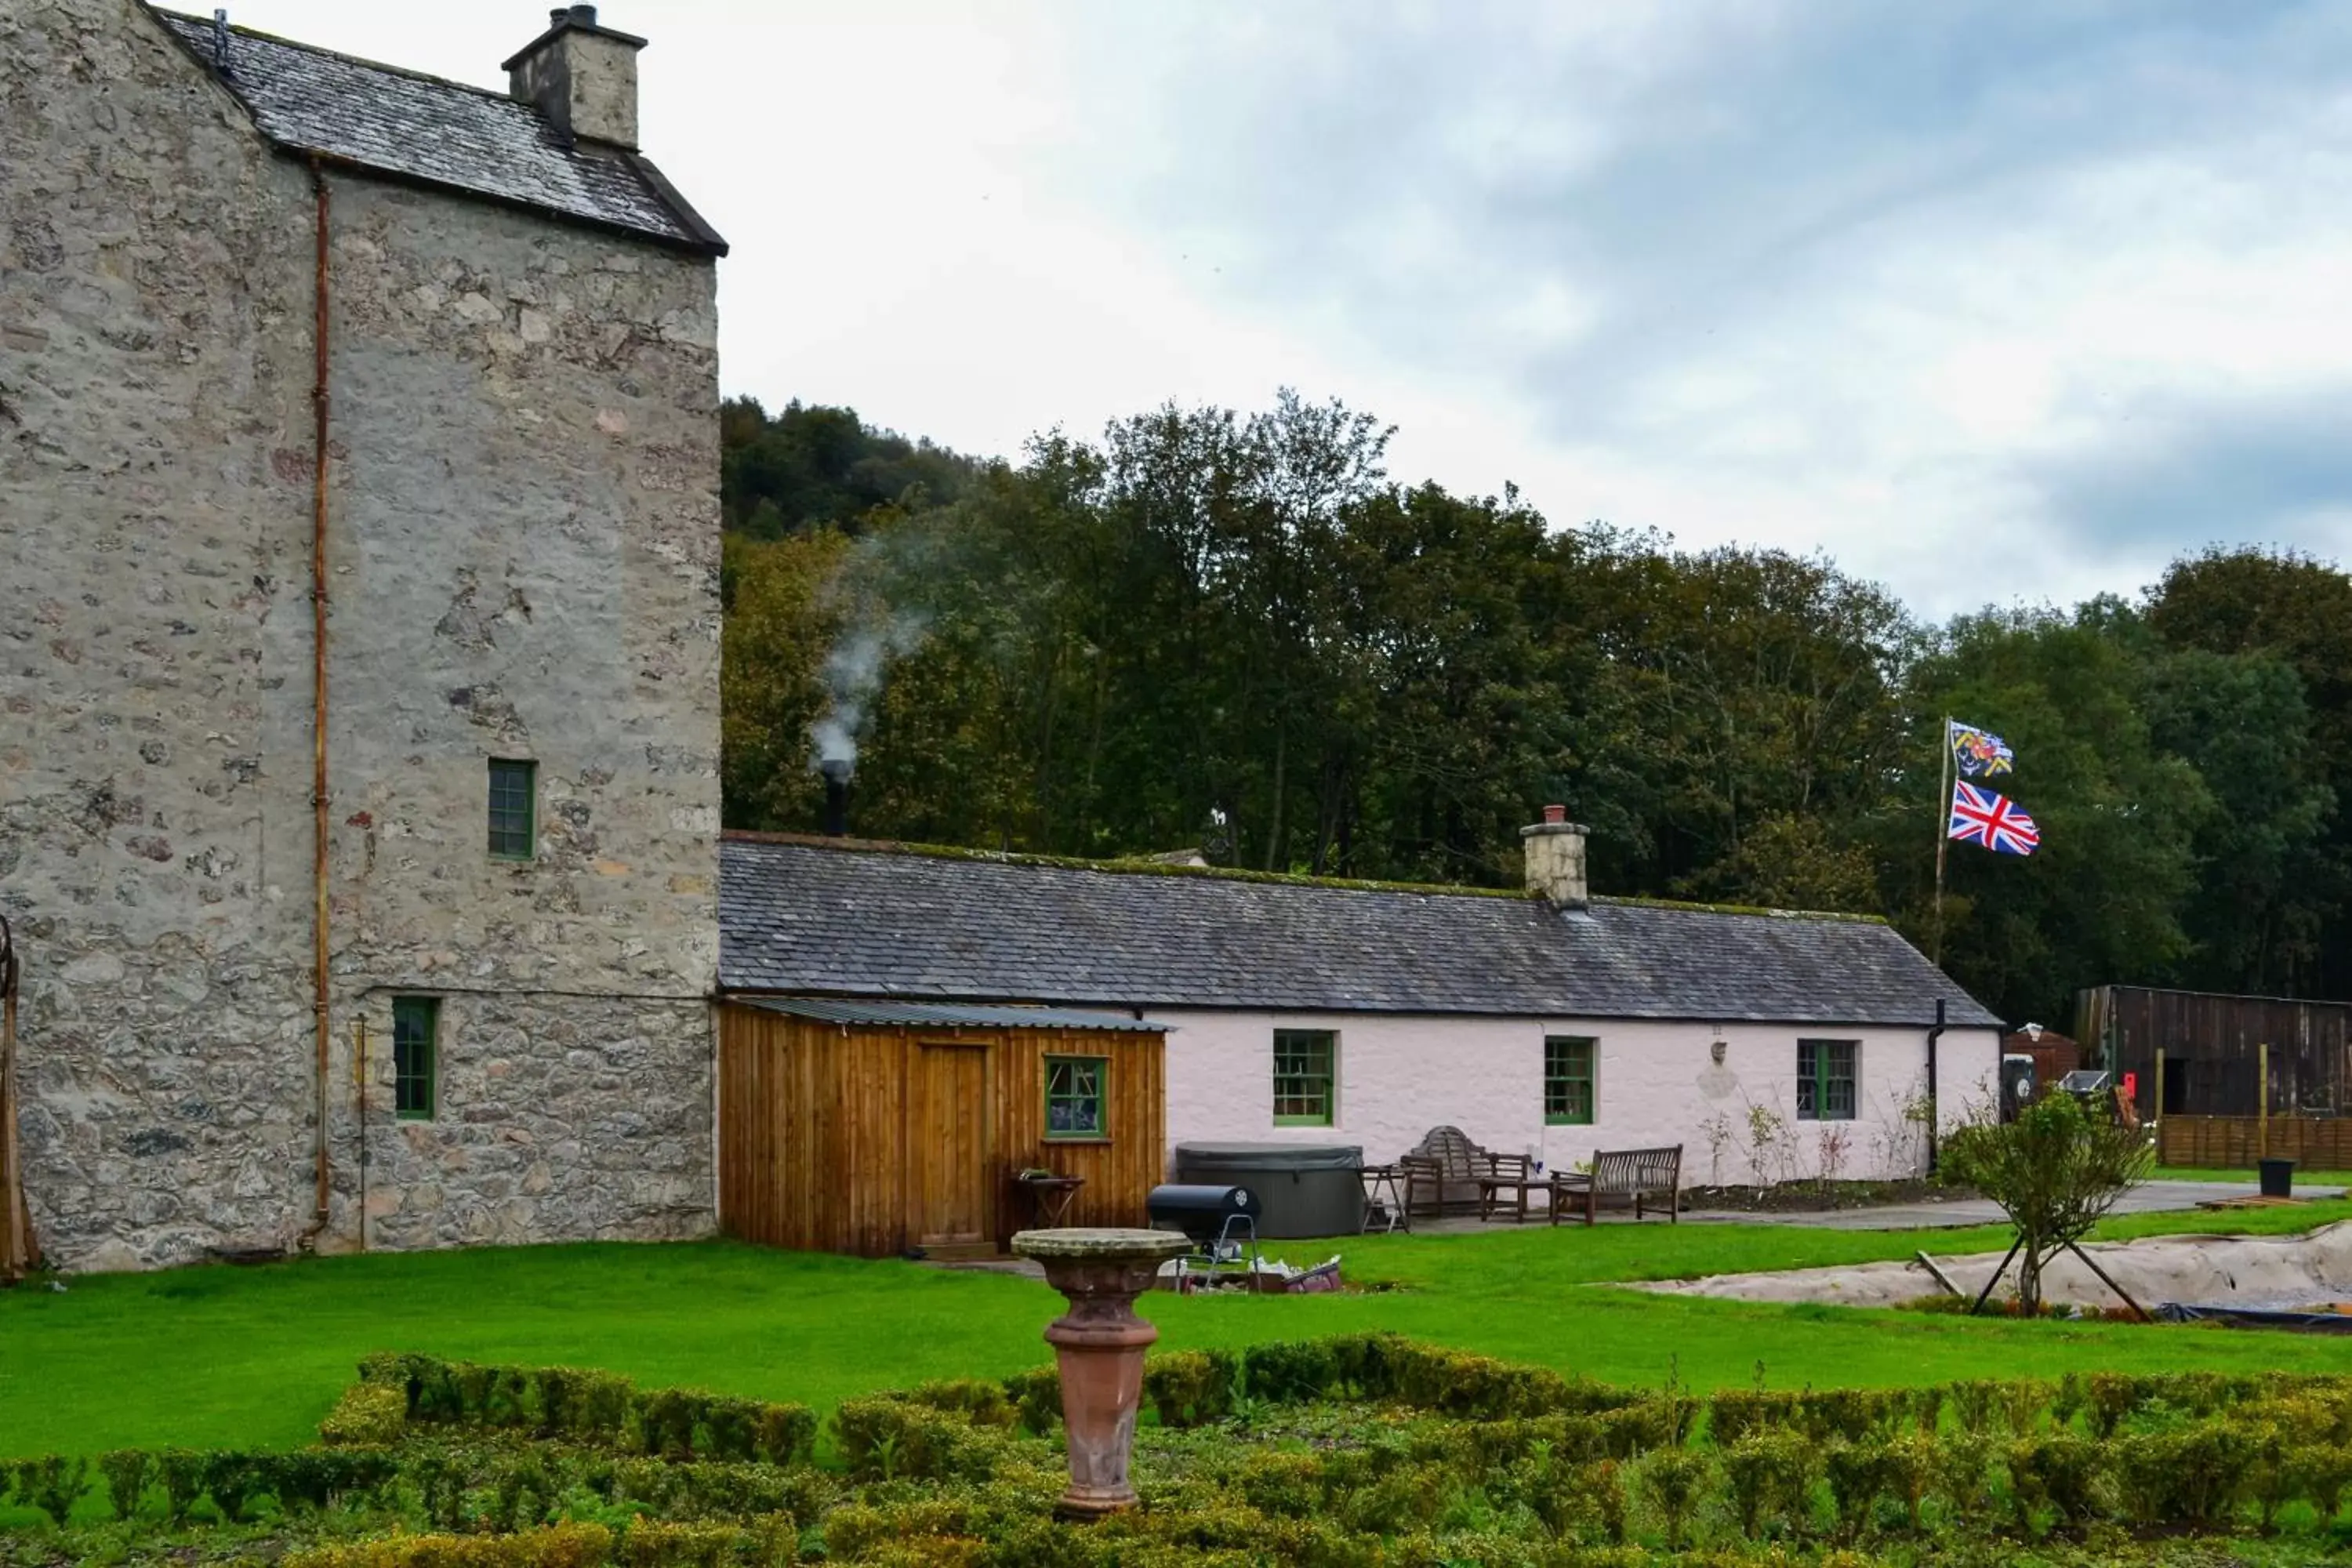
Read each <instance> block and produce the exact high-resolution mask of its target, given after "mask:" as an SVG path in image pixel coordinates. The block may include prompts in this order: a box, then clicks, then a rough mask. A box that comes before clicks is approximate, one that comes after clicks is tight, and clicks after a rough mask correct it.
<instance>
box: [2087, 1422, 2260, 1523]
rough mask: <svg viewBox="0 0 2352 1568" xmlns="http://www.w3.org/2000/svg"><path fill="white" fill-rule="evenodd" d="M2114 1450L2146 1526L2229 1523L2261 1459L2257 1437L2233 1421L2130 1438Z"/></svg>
mask: <svg viewBox="0 0 2352 1568" xmlns="http://www.w3.org/2000/svg"><path fill="white" fill-rule="evenodd" d="M2112 1447H2113V1450H2114V1468H2115V1470H2116V1474H2117V1475H2118V1476H2119V1478H2120V1479H2121V1483H2122V1491H2123V1497H2124V1501H2125V1504H2126V1507H2127V1508H2128V1509H2129V1510H2130V1511H2131V1514H2132V1516H2133V1517H2134V1518H2135V1519H2137V1520H2138V1521H2140V1522H2141V1523H2143V1524H2166V1523H2188V1524H2194V1525H2205V1524H2210V1523H2212V1522H2214V1521H2216V1520H2219V1519H2222V1518H2224V1517H2226V1516H2227V1515H2228V1514H2229V1513H2230V1511H2231V1510H2232V1509H2234V1508H2235V1507H2236V1505H2237V1503H2238V1501H2239V1500H2241V1499H2242V1497H2243V1496H2244V1495H2245V1491H2246V1488H2247V1485H2248V1484H2249V1482H2250V1481H2251V1480H2252V1474H2253V1469H2254V1466H2255V1464H2256V1462H2257V1460H2258V1458H2259V1450H2258V1447H2257V1444H2256V1442H2255V1440H2254V1437H2253V1435H2252V1433H2251V1432H2250V1431H2249V1430H2248V1429H2247V1428H2246V1427H2245V1426H2242V1425H2240V1424H2239V1423H2237V1422H2233V1421H2220V1420H2206V1421H2200V1422H2195V1423H2193V1424H2189V1425H2184V1426H2178V1427H2176V1428H2174V1429H2173V1430H2171V1431H2167V1432H2142V1433H2131V1434H2127V1435H2126V1436H2123V1437H2120V1438H2118V1439H2116V1442H2115V1444H2114V1445H2112Z"/></svg>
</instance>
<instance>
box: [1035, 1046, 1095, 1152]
mask: <svg viewBox="0 0 2352 1568" xmlns="http://www.w3.org/2000/svg"><path fill="white" fill-rule="evenodd" d="M1109 1080H1110V1062H1109V1061H1108V1059H1107V1058H1102V1057H1047V1058H1045V1136H1046V1137H1048V1138H1108V1137H1109V1136H1110V1131H1109V1128H1110V1117H1109V1106H1108V1104H1107V1103H1106V1097H1105V1094H1104V1086H1105V1085H1106V1084H1107V1083H1108V1082H1109Z"/></svg>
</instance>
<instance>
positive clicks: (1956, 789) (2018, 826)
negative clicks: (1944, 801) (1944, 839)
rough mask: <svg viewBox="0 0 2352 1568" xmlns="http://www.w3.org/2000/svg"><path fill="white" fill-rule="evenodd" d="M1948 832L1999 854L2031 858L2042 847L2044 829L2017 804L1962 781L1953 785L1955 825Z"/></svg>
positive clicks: (1963, 840)
mask: <svg viewBox="0 0 2352 1568" xmlns="http://www.w3.org/2000/svg"><path fill="white" fill-rule="evenodd" d="M1947 832H1948V837H1953V838H1957V839H1958V840H1959V841H1960V842H1961V843H1963V844H1981V845H1983V846H1984V847H1986V848H1988V849H1990V850H1991V851H1992V852H1993V853H1995V854H1996V855H2031V854H2032V853H2033V852H2034V850H2035V849H2037V848H2039V847H2041V845H2042V830H2041V829H2040V828H2038V827H2036V826H2033V818H2032V817H2030V816H2026V815H2025V813H2024V812H2022V811H2020V810H2019V809H2018V806H2017V803H2016V802H2015V801H2013V800H2011V799H2010V798H2009V797H2008V796H2006V795H1995V794H1993V793H1992V791H1990V790H1989V789H1979V788H1977V786H1976V785H1974V784H1964V783H1962V782H1960V781H1958V780H1954V781H1953V784H1952V823H1951V826H1950V827H1949V828H1948V830H1947Z"/></svg>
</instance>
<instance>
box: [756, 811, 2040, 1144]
mask: <svg viewBox="0 0 2352 1568" xmlns="http://www.w3.org/2000/svg"><path fill="white" fill-rule="evenodd" d="M1526 834H1527V850H1528V854H1527V863H1528V887H1527V889H1525V890H1524V891H1519V892H1496V891H1489V890H1481V889H1460V888H1419V887H1402V886H1392V885H1383V884H1370V883H1360V882H1339V881H1328V880H1314V879H1301V878H1292V877H1269V876H1265V875H1259V874H1253V873H1247V872H1233V871H1223V870H1213V869H1204V868H1190V867H1179V866H1170V865H1166V864H1161V863H1152V862H1111V863H1102V864H1094V863H1076V862H1071V861H1066V860H1048V859H1043V858H1028V857H1019V856H998V855H989V854H980V853H974V852H971V851H968V850H936V849H924V848H918V847H908V846H902V845H895V844H879V843H873V842H867V841H861V840H854V839H845V838H811V837H762V836H752V835H732V836H730V837H729V838H728V840H727V841H726V843H725V844H724V845H723V847H722V857H721V858H722V868H723V875H722V879H721V893H720V924H721V930H722V942H721V948H720V960H719V969H720V978H721V985H722V987H723V988H724V989H725V990H727V991H729V992H730V993H738V994H783V995H799V996H832V997H892V998H899V999H923V1000H934V1001H956V1002H1022V1003H1030V1004H1053V1005H1083V1006H1086V1007H1090V1008H1116V1009H1118V1010H1120V1011H1122V1012H1126V1013H1129V1014H1130V1015H1131V1016H1135V1017H1137V1018H1139V1019H1148V1020H1150V1022H1153V1023H1156V1024H1160V1025H1163V1026H1166V1028H1167V1029H1168V1031H1169V1034H1168V1045H1167V1057H1166V1076H1167V1091H1166V1092H1167V1106H1166V1120H1165V1126H1166V1137H1167V1141H1168V1142H1169V1143H1170V1144H1171V1145H1173V1144H1176V1143H1181V1142H1215V1141H1227V1142H1230V1141H1246V1142H1302V1143H1332V1142H1344V1143H1354V1144H1360V1145H1361V1146H1362V1148H1363V1151H1364V1157H1365V1158H1366V1160H1367V1161H1370V1162H1383V1161H1388V1160H1392V1159H1394V1158H1395V1157H1396V1156H1397V1155H1399V1154H1401V1153H1403V1152H1406V1151H1407V1150H1410V1149H1411V1148H1412V1147H1413V1145H1414V1144H1416V1143H1417V1142H1420V1140H1421V1139H1422V1137H1423V1134H1425V1133H1426V1132H1427V1131H1429V1130H1430V1129H1431V1128H1432V1127H1434V1126H1439V1125H1453V1126H1457V1127H1460V1128H1461V1129H1463V1130H1464V1131H1465V1132H1467V1133H1468V1134H1469V1136H1470V1137H1471V1138H1472V1139H1473V1140H1474V1141H1475V1142H1479V1143H1481V1144H1484V1145H1485V1146H1486V1147H1488V1148H1490V1149H1495V1150H1497V1151H1501V1152H1510V1153H1518V1152H1525V1153H1527V1154H1529V1155H1531V1156H1533V1157H1534V1158H1536V1159H1538V1160H1541V1161H1542V1162H1544V1163H1545V1164H1546V1165H1547V1166H1548V1167H1550V1168H1553V1169H1560V1168H1565V1167H1568V1166H1570V1165H1572V1164H1574V1163H1577V1162H1579V1161H1581V1160H1586V1159H1589V1158H1590V1157H1591V1155H1592V1154H1593V1153H1594V1152H1596V1151H1598V1150H1603V1149H1626V1148H1638V1147H1647V1146H1655V1145H1662V1144H1675V1143H1679V1144H1682V1145H1684V1146H1685V1155H1684V1165H1683V1170H1684V1180H1685V1183H1686V1184H1696V1183H1713V1182H1718V1181H1719V1182H1723V1183H1746V1182H1748V1181H1751V1180H1755V1179H1757V1178H1759V1176H1760V1177H1761V1178H1762V1179H1764V1180H1767V1181H1779V1180H1786V1179H1790V1178H1792V1177H1804V1176H1811V1175H1814V1174H1817V1173H1822V1172H1823V1171H1824V1169H1825V1168H1826V1169H1827V1170H1828V1172H1829V1173H1832V1174H1843V1175H1845V1176H1850V1177H1891V1176H1901V1175H1909V1174H1913V1173H1917V1172H1918V1171H1919V1170H1920V1169H1921V1168H1922V1167H1923V1165H1924V1163H1925V1160H1926V1157H1927V1135H1926V1134H1927V1118H1928V1116H1929V1115H1930V1114H1931V1112H1930V1110H1929V1108H1930V1107H1933V1108H1934V1110H1933V1111H1932V1114H1933V1116H1934V1117H1935V1119H1936V1120H1937V1121H1938V1122H1940V1123H1941V1124H1942V1126H1944V1127H1949V1126H1950V1125H1951V1124H1952V1123H1953V1122H1954V1121H1957V1120H1958V1119H1959V1118H1961V1117H1963V1116H1965V1115H1967V1114H1968V1113H1969V1110H1972V1109H1973V1108H1974V1107H1976V1106H1979V1105H1980V1104H1982V1103H1983V1102H1984V1101H1985V1100H1987V1099H1988V1098H1989V1097H1990V1094H1991V1093H1992V1086H1993V1082H1994V1076H1995V1073H1996V1071H1997V1069H1998V1067H1999V1063H2000V1020H1999V1019H1998V1018H1997V1017H1995V1016H1994V1015H1993V1014H1991V1013H1990V1012H1989V1011H1988V1010H1987V1009H1986V1008H1985V1007H1983V1006H1982V1005H1980V1004H1979V1003H1978V1002H1977V1001H1975V1000H1974V999H1973V998H1972V997H1970V996H1969V994H1967V993H1966V992H1964V991H1963V990H1961V989H1960V988H1959V987H1958V985H1957V984H1954V983H1953V982H1952V981H1951V980H1950V979H1949V978H1948V976H1947V975H1945V974H1944V973H1943V972H1942V971H1940V970H1938V969H1937V967H1936V966H1935V965H1934V964H1932V963H1929V962H1928V961H1927V958H1926V956H1925V955H1924V954H1922V953H1921V952H1919V951H1918V950H1917V949H1916V948H1914V947H1913V946H1912V945H1911V944H1910V943H1909V942H1906V941H1905V940H1904V939H1903V938H1902V937H1901V936H1900V935H1898V934H1897V933H1896V932H1895V931H1894V929H1893V928H1891V927H1890V926H1888V925H1886V924H1885V922H1884V921H1878V920H1875V919H1872V918H1866V917H1860V916H1853V915H1834V914H1808V913H1799V912H1792V911H1787V910H1727V909H1720V908H1711V907H1702V906H1696V905H1686V904H1669V903H1661V902H1656V901H1653V900H1623V899H1607V898H1593V897H1591V896H1590V895H1589V894H1588V891H1587V889H1586V886H1585V876H1584V829H1583V828H1582V827H1580V826H1576V825H1575V824H1573V823H1570V822H1567V821H1566V820H1564V814H1562V813H1561V812H1560V811H1559V808H1558V807H1552V808H1549V809H1548V811H1547V812H1546V820H1545V821H1544V822H1542V823H1539V824H1538V825H1537V826H1533V827H1530V828H1528V829H1527V830H1526ZM1016 1157H1018V1158H1021V1159H1026V1158H1028V1157H1029V1155H1028V1153H1027V1152H1019V1153H1018V1155H1017V1156H1016Z"/></svg>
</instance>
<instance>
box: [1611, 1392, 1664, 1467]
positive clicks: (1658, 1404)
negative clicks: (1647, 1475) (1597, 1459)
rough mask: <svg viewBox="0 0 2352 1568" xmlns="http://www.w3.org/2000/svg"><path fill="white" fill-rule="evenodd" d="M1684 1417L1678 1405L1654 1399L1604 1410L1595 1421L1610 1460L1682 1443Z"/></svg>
mask: <svg viewBox="0 0 2352 1568" xmlns="http://www.w3.org/2000/svg"><path fill="white" fill-rule="evenodd" d="M1683 1414H1684V1413H1683V1412H1682V1411H1681V1410H1680V1409H1678V1408H1677V1407H1676V1406H1675V1405H1673V1404H1670V1403H1669V1402H1667V1401H1665V1400H1662V1399H1654V1400H1649V1401H1646V1402H1644V1403H1643V1404H1640V1405H1622V1406H1620V1407H1619V1408H1617V1409H1615V1410H1604V1411H1602V1412H1601V1414H1600V1415H1596V1416H1594V1417H1593V1418H1592V1419H1593V1423H1594V1425H1595V1426H1596V1427H1597V1428H1598V1429H1599V1431H1600V1433H1601V1440H1602V1442H1603V1444H1604V1445H1605V1447H1607V1449H1608V1452H1609V1456H1610V1458H1615V1459H1630V1458H1635V1457H1636V1456H1638V1455H1642V1454H1646V1453H1648V1452H1649V1451H1650V1450H1651V1449H1653V1448H1664V1447H1673V1446H1675V1444H1677V1443H1679V1442H1681V1441H1682V1426H1683Z"/></svg>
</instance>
